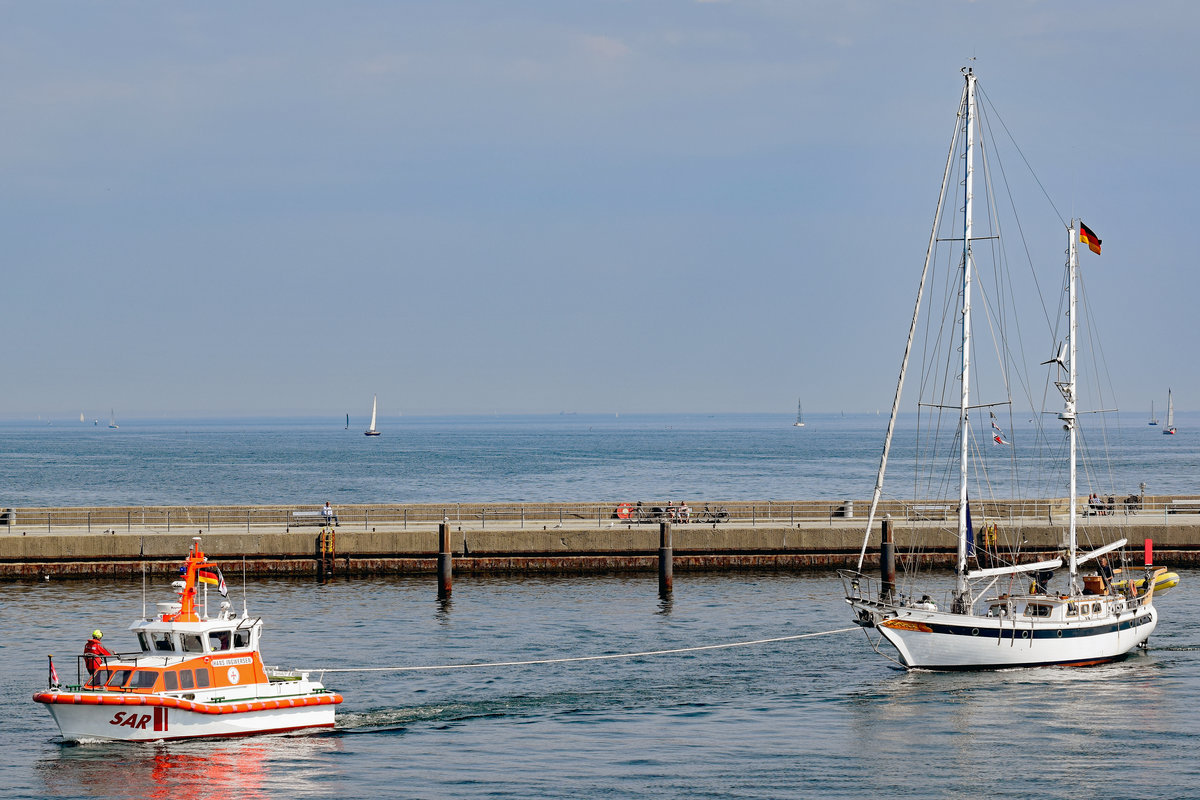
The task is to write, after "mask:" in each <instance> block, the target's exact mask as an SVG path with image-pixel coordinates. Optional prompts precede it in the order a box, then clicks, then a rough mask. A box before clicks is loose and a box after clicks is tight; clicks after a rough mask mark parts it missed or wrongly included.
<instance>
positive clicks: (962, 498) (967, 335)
mask: <svg viewBox="0 0 1200 800" xmlns="http://www.w3.org/2000/svg"><path fill="white" fill-rule="evenodd" d="M964 73H965V75H966V78H967V110H966V120H965V125H966V129H965V131H964V133H965V134H966V162H967V163H966V180H964V181H963V251H962V393H961V395H960V397H959V410H958V437H959V454H958V470H959V476H958V566H957V568H956V569H955V590H956V591H955V601H956V604H957V603H961V602H962V601H963V600H964V598H965V594H966V591H967V534H968V531H967V469H968V466H967V453H968V445H969V444H970V442H969V440H968V434H969V424H970V418H969V416H968V412H969V410H970V406H971V233H972V230H971V226H972V219H971V214H972V208H971V206H972V203H973V202H974V186H975V161H974V159H975V73H974V72H973V71H972V69H971V68H970V67H967V68H966V69H965V70H964Z"/></svg>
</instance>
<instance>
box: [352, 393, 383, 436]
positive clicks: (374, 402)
mask: <svg viewBox="0 0 1200 800" xmlns="http://www.w3.org/2000/svg"><path fill="white" fill-rule="evenodd" d="M378 409H379V395H375V396H374V397H373V398H372V399H371V427H369V428H367V429H366V430H365V431H363V434H365V435H366V436H378V435H379V431H377V430H375V412H376V411H377V410H378ZM349 416H350V415H349V414H347V415H346V417H347V419H348V418H349Z"/></svg>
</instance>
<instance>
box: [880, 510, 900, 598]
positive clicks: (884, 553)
mask: <svg viewBox="0 0 1200 800" xmlns="http://www.w3.org/2000/svg"><path fill="white" fill-rule="evenodd" d="M879 577H880V580H881V583H880V586H879V599H880V600H881V601H883V602H885V603H890V602H892V600H893V599H894V598H895V596H896V542H895V540H894V539H893V538H892V515H891V514H888V515H887V517H886V518H885V519H884V520H883V541H882V542H880V544H879Z"/></svg>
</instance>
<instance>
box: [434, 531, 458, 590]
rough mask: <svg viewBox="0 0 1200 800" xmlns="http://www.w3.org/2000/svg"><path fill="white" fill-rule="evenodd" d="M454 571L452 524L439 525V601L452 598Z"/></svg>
mask: <svg viewBox="0 0 1200 800" xmlns="http://www.w3.org/2000/svg"><path fill="white" fill-rule="evenodd" d="M453 571H454V556H453V555H452V554H451V552H450V523H449V522H448V521H446V522H442V523H440V524H439V525H438V599H439V600H445V599H446V598H448V597H449V596H450V591H451V588H452V587H451V575H452V573H453Z"/></svg>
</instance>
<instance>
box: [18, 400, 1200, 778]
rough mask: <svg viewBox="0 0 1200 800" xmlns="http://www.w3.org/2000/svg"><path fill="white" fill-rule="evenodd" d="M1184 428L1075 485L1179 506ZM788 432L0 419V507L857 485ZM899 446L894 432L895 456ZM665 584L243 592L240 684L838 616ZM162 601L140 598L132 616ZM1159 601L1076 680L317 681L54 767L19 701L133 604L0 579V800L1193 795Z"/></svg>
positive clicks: (771, 661) (800, 651)
mask: <svg viewBox="0 0 1200 800" xmlns="http://www.w3.org/2000/svg"><path fill="white" fill-rule="evenodd" d="M1192 421H1193V420H1191V419H1190V418H1189V417H1188V416H1187V415H1183V414H1181V415H1179V420H1178V423H1179V428H1180V434H1179V435H1178V436H1176V437H1173V438H1172V437H1164V436H1162V435H1161V434H1160V433H1158V429H1154V428H1149V427H1148V426H1145V425H1144V424H1141V425H1130V426H1129V428H1128V429H1127V430H1126V431H1123V432H1116V431H1114V432H1112V433H1111V435H1110V436H1109V438H1108V439H1107V441H1106V442H1105V444H1106V445H1107V449H1108V450H1109V454H1110V455H1111V456H1112V458H1113V462H1114V468H1113V472H1112V473H1111V477H1106V478H1105V479H1106V480H1111V481H1112V484H1113V485H1115V486H1117V487H1118V490H1119V491H1132V490H1134V489H1135V488H1136V485H1137V483H1138V482H1140V481H1145V482H1146V483H1147V484H1148V487H1149V491H1150V492H1152V493H1191V492H1197V485H1196V484H1197V481H1196V477H1197V475H1198V474H1200V471H1198V470H1197V465H1198V463H1200V459H1198V457H1197V443H1200V436H1197V435H1194V434H1192V433H1190V431H1192V430H1196V429H1200V426H1198V425H1189V422H1192ZM790 422H791V420H790V419H789V418H787V417H785V416H778V415H775V416H771V415H762V416H744V415H743V416H714V417H709V416H661V417H659V416H655V417H649V416H641V417H638V416H631V417H625V416H622V417H620V418H615V417H585V416H573V415H564V416H554V417H528V418H503V417H502V418H491V417H488V418H483V417H481V418H453V419H450V418H447V419H412V418H404V419H394V420H384V422H383V425H382V427H383V430H384V435H383V436H381V437H379V438H378V439H368V438H367V437H364V436H363V435H362V432H361V431H362V428H363V427H364V426H363V425H362V423H361V422H360V423H358V424H355V425H353V426H352V429H351V430H349V431H346V430H344V422H340V421H334V422H333V423H330V422H328V421H321V420H296V421H282V422H281V421H270V420H234V421H220V422H195V421H165V422H164V421H156V422H144V421H139V420H122V426H121V428H120V429H119V430H109V429H107V428H106V427H103V426H99V427H93V426H90V425H79V424H78V423H75V424H70V423H61V422H57V423H55V424H53V425H48V424H45V423H42V424H33V423H3V424H0V493H3V497H2V498H0V505H3V506H39V505H85V504H86V505H125V504H148V505H150V504H177V503H196V504H218V503H219V504H225V503H234V504H241V503H247V504H253V503H277V502H278V503H289V502H301V501H303V502H320V501H323V500H325V499H330V500H332V501H333V502H334V503H335V504H337V503H355V502H403V501H447V500H491V501H518V500H594V499H603V498H621V499H635V498H642V497H644V498H651V497H656V496H657V497H683V498H696V499H714V498H726V499H809V498H812V499H820V498H838V497H848V498H863V497H866V496H867V495H868V494H869V493H870V490H871V486H872V484H873V481H874V472H875V468H876V461H877V459H878V454H879V449H880V446H881V437H882V432H883V429H884V425H885V420H884V418H882V417H876V416H874V415H871V416H859V417H841V416H834V415H829V416H825V415H815V416H813V417H811V418H810V419H809V420H808V423H809V425H808V426H807V427H806V428H804V429H795V428H792V427H791V425H790ZM1194 422H1196V423H1200V418H1198V419H1196V420H1194ZM1015 433H1017V434H1019V433H1020V431H1017V432H1015ZM1018 440H1019V437H1018ZM911 441H912V437H911V431H904V430H902V432H901V435H900V438H899V439H898V442H897V449H896V453H897V462H896V463H899V464H901V465H902V464H903V462H904V459H905V458H906V457H909V458H910V457H911V451H912V444H911ZM1091 443H1092V444H1093V446H1095V445H1096V443H1097V442H1096V437H1094V436H1093V437H1092V442H1091ZM1003 452H1004V450H1002V449H997V450H994V451H985V452H984V457H987V458H990V457H992V453H1003ZM899 469H900V470H903V466H901V467H899ZM1092 477H1095V475H1092ZM1002 481H1003V479H1001V485H1000V491H999V493H1000V494H1003V493H1004V489H1005V486H1004V484H1003V482H1002ZM891 494H893V495H895V496H904V495H905V494H906V492H905V490H904V488H903V486H901V488H899V489H893V490H892V491H891ZM234 583H235V585H236V583H237V582H236V581H235V582H234ZM675 585H676V591H675V595H674V599H673V600H672V601H671V602H670V603H669V604H666V603H663V602H662V601H660V600H659V599H658V597H657V594H656V592H657V584H656V577H655V576H653V575H650V576H646V577H632V578H612V577H608V578H597V577H587V578H556V579H536V578H535V579H520V580H517V579H505V578H494V577H492V578H484V577H479V578H474V577H460V578H459V579H458V580H457V581H456V583H455V593H454V599H453V601H452V603H450V604H449V605H446V606H442V605H439V604H438V602H437V601H436V599H435V598H434V586H433V582H432V581H431V580H419V579H405V578H393V579H387V580H346V581H338V582H333V583H329V584H326V585H319V584H316V583H311V582H300V581H290V582H289V581H256V582H255V583H253V584H251V585H250V587H249V589H250V596H249V601H250V611H251V612H252V613H254V614H261V615H263V616H264V617H265V618H266V620H267V629H266V630H267V632H266V642H265V650H266V655H267V657H268V659H269V661H270V663H279V664H289V665H295V666H304V667H327V668H333V667H360V666H362V667H365V666H397V665H415V664H454V663H463V662H473V661H474V662H480V661H495V660H521V659H533V658H553V657H558V656H578V655H593V654H602V653H622V652H639V651H646V650H659V649H667V648H676V647H691V646H697V645H706V644H719V643H725V642H737V641H745V640H753V639H760V638H767V637H774V636H787V635H793V634H800V633H814V632H821V631H829V630H834V629H837V628H844V627H848V624H849V623H848V613H847V609H846V606H845V604H844V603H843V602H842V601H841V599H840V593H839V588H840V587H839V585H838V584H837V583H836V580H835V579H834V578H833V576H788V575H777V574H766V575H746V574H720V575H695V574H679V573H677V574H676V578H675ZM167 592H169V588H168V587H166V586H163V585H158V586H155V587H152V589H151V595H152V596H151V601H154V600H156V599H158V600H161V599H166V598H164V597H163V595H164V594H165V593H167ZM234 594H235V598H234V599H235V600H236V601H238V602H235V605H238V604H239V603H240V597H236V595H237V594H238V592H237V590H235V591H234ZM1160 607H1161V609H1162V617H1163V621H1162V622H1161V623H1160V626H1159V630H1158V632H1157V633H1156V634H1155V635H1154V637H1152V639H1151V645H1152V647H1151V649H1150V650H1149V651H1148V652H1146V653H1142V654H1139V655H1137V656H1136V657H1134V658H1131V659H1129V660H1127V661H1126V662H1124V663H1121V664H1117V665H1110V666H1105V667H1099V668H1094V669H1080V670H1067V669H1041V670H1017V671H1010V672H999V673H982V674H935V673H904V672H900V671H897V670H895V669H893V668H892V667H891V666H890V664H889V662H887V661H886V660H884V659H883V658H881V657H879V656H877V655H875V654H874V653H872V652H871V650H870V648H869V647H868V645H867V643H866V642H865V640H864V638H863V636H862V634H861V632H859V631H854V632H850V633H837V634H833V635H830V636H824V637H819V638H812V639H804V640H797V641H789V642H780V643H775V644H766V645H757V646H752V647H738V648H731V649H725V650H715V651H703V652H695V653H689V654H681V655H671V656H657V657H642V658H638V659H632V660H613V661H602V662H586V663H576V664H561V665H540V666H529V667H509V668H494V669H487V670H465V671H453V670H449V671H445V672H431V673H425V672H421V673H411V674H387V673H383V674H380V673H349V674H336V675H335V674H331V675H329V676H328V677H327V682H328V684H329V685H331V686H332V687H334V688H337V689H338V690H340V691H342V692H343V693H344V694H345V697H346V702H345V703H344V704H343V705H342V706H340V707H339V716H338V728H337V730H336V731H335V732H333V733H329V734H324V735H316V736H305V737H263V738H251V739H245V740H238V741H215V742H191V743H174V744H159V745H145V746H140V745H139V746H128V745H126V746H114V745H101V744H90V745H83V746H68V745H64V744H63V743H61V742H60V741H59V739H58V736H57V729H56V728H55V727H54V724H53V722H52V721H51V718H50V716H49V714H48V713H46V711H45V709H43V708H42V707H40V706H38V705H36V704H34V703H33V702H31V701H30V700H29V697H30V695H31V694H32V692H33V691H34V690H36V689H37V688H39V687H40V686H42V685H44V682H45V656H46V654H47V653H55V654H58V655H59V659H60V660H59V663H60V664H64V665H65V664H69V663H70V662H71V659H70V656H71V654H73V653H75V652H78V650H79V648H80V647H81V646H82V644H83V642H84V640H85V638H86V636H87V633H88V632H89V631H91V630H92V628H94V627H97V626H99V627H101V628H103V629H105V631H106V632H107V633H108V636H107V637H106V642H107V641H109V640H112V641H114V642H116V643H118V646H120V644H124V645H126V646H127V645H128V644H130V642H131V640H130V638H129V634H127V633H126V632H125V630H124V629H125V628H126V627H127V625H128V624H129V623H130V622H131V621H132V620H133V618H134V617H136V616H137V615H138V614H139V613H140V610H141V592H140V586H136V585H128V584H125V583H88V582H63V583H58V582H47V583H36V584H0V610H2V612H3V613H0V667H2V668H0V686H2V687H3V691H4V693H5V696H6V697H7V698H9V699H8V701H7V702H5V703H4V704H3V706H2V708H3V709H4V710H3V713H0V748H2V749H3V752H4V754H5V758H3V759H0V797H3V798H9V797H122V798H124V797H129V798H142V797H176V798H179V797H238V798H292V797H333V798H357V797H416V798H430V797H454V798H464V797H465V798H470V797H513V798H529V797H622V798H623V797H630V798H634V797H636V798H641V797H682V796H687V797H721V798H724V797H761V798H777V797H823V798H830V797H853V798H879V797H961V796H965V795H968V794H970V795H977V796H988V797H1014V798H1059V797H1072V798H1092V797H1104V798H1124V797H1129V798H1133V797H1137V798H1154V797H1164V798H1180V797H1195V796H1197V795H1198V794H1200V792H1198V790H1197V788H1196V787H1197V786H1200V752H1198V751H1200V746H1198V745H1197V741H1198V739H1197V734H1200V715H1197V713H1196V709H1197V708H1200V670H1198V669H1197V665H1198V661H1200V659H1198V655H1200V633H1198V632H1197V629H1196V627H1195V625H1194V622H1193V621H1194V620H1195V619H1197V617H1198V615H1200V573H1195V572H1184V573H1183V583H1182V584H1181V586H1180V587H1179V588H1177V589H1175V590H1174V591H1173V592H1171V593H1170V594H1169V595H1167V596H1165V597H1163V598H1162V600H1161V601H1160ZM60 669H62V667H60Z"/></svg>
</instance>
